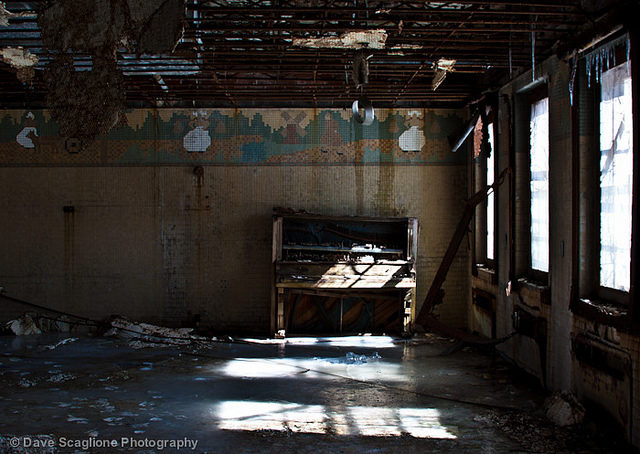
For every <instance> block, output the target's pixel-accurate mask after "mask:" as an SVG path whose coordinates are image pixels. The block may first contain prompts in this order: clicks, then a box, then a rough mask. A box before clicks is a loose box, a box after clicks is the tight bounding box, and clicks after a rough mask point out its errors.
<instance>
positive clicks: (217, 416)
mask: <svg viewBox="0 0 640 454" xmlns="http://www.w3.org/2000/svg"><path fill="white" fill-rule="evenodd" d="M211 417H212V418H213V419H214V420H216V421H217V424H218V426H219V427H220V429H223V430H244V431H258V430H276V431H282V432H285V431H286V432H296V433H316V434H323V433H331V434H336V435H361V436H368V437H390V436H394V437H399V436H402V435H409V436H412V437H415V438H437V439H451V440H452V439H456V438H457V428H456V427H452V426H444V425H442V424H441V422H440V412H439V411H438V410H437V409H435V408H390V407H363V406H356V407H345V408H335V407H331V408H329V407H327V406H324V405H304V404H298V403H292V402H259V401H225V402H221V403H219V404H217V405H214V406H213V408H212V409H211Z"/></svg>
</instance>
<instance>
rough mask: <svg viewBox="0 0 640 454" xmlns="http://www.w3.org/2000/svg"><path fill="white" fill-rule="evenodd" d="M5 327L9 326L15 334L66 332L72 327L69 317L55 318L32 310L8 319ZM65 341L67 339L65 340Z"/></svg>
mask: <svg viewBox="0 0 640 454" xmlns="http://www.w3.org/2000/svg"><path fill="white" fill-rule="evenodd" d="M6 327H7V328H9V329H10V330H11V331H12V332H13V334H15V335H16V336H23V335H29V334H42V333H47V332H61V333H68V332H70V331H71V329H72V326H71V323H70V320H69V318H68V317H66V316H64V315H62V316H60V317H58V318H56V319H52V318H50V317H43V316H41V315H38V314H36V313H33V312H27V313H25V314H23V315H22V316H20V317H18V318H17V319H15V320H9V321H8V322H7V323H6ZM74 340H75V339H74ZM66 342H69V341H68V340H66ZM56 346H57V345H56ZM53 348H55V347H53Z"/></svg>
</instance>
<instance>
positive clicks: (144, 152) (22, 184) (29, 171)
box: [0, 109, 469, 334]
mask: <svg viewBox="0 0 640 454" xmlns="http://www.w3.org/2000/svg"><path fill="white" fill-rule="evenodd" d="M376 115H377V120H376V121H375V122H374V124H373V125H371V126H368V127H363V126H361V125H359V124H357V123H355V122H353V121H352V120H351V118H350V113H349V112H348V111H346V110H337V109H336V110H322V111H314V110H313V109H308V110H303V109H298V110H276V109H271V110H266V111H259V110H239V111H238V110H207V111H185V110H133V111H130V112H127V113H125V114H124V115H122V116H121V118H120V120H119V124H118V125H117V126H116V127H115V128H114V129H113V130H112V131H111V132H110V133H109V135H108V136H107V137H106V138H101V139H99V140H97V141H96V142H94V143H92V144H89V145H88V146H86V147H84V148H83V147H80V146H78V145H79V144H78V142H77V141H74V140H65V139H63V138H60V137H58V136H57V126H56V125H55V123H54V122H53V121H52V120H51V117H50V114H49V112H48V111H33V112H28V111H3V112H0V209H1V210H2V212H3V216H0V249H1V250H2V251H3V257H2V259H1V260H0V285H3V286H4V287H5V288H6V291H7V293H8V294H11V295H13V296H16V297H19V298H23V299H26V300H29V301H33V302H36V303H39V304H44V305H47V306H51V307H55V308H58V309H63V310H68V311H71V312H74V313H77V314H80V315H85V316H91V317H96V318H99V317H104V316H107V315H110V314H114V313H119V314H124V315H128V316H130V317H132V318H134V319H138V320H147V321H151V322H161V323H172V324H193V323H195V320H196V319H197V318H199V319H200V320H201V323H202V324H204V325H209V326H212V327H214V328H215V329H219V330H225V331H252V332H258V333H263V334H267V331H268V329H269V317H270V314H269V307H270V286H271V282H270V279H271V277H270V276H271V271H270V258H271V215H272V209H273V207H277V206H281V207H291V208H294V209H304V210H307V211H309V212H315V213H320V214H326V215H367V216H415V217H417V218H418V220H419V222H420V235H419V239H418V250H419V254H418V294H417V301H418V302H421V301H422V299H423V298H424V295H425V293H426V290H427V289H428V286H429V284H430V282H431V279H432V277H433V275H434V273H435V270H436V269H437V267H438V265H439V262H440V259H441V257H442V255H443V254H444V250H445V249H446V246H447V244H448V242H449V240H450V237H451V235H452V233H453V231H454V229H455V227H456V224H457V222H458V219H459V217H460V215H461V213H462V208H463V205H464V198H465V195H466V193H467V187H466V167H465V165H464V162H465V159H466V157H465V156H464V154H463V153H462V151H461V152H459V153H458V154H454V153H451V152H450V151H449V150H450V147H449V144H448V140H447V137H448V136H449V135H455V134H456V133H458V131H459V129H460V127H461V125H463V123H464V118H463V117H464V115H465V112H463V111H455V110H426V111H425V110H386V111H384V110H381V111H376ZM197 166H201V167H202V169H201V170H200V169H198V170H196V167H197ZM65 207H67V208H66V210H65ZM69 207H73V209H71V208H69ZM468 257H469V255H468V250H467V248H466V247H463V248H461V251H460V252H459V254H458V256H457V258H456V262H455V263H454V265H453V266H452V269H451V271H450V274H449V277H448V279H447V282H446V284H445V291H446V292H447V293H446V297H445V304H443V305H441V306H439V308H438V310H439V313H440V315H441V317H442V319H443V320H444V321H445V322H448V323H451V324H453V325H455V326H459V327H460V326H461V327H464V326H465V325H466V307H467V302H468V288H469V285H468V280H467V279H468V277H467V273H466V271H467V269H468V263H469V262H468ZM6 308H7V310H6V311H4V312H3V318H5V319H6V318H10V317H12V316H15V314H17V313H19V312H20V311H21V310H23V308H20V307H16V306H6Z"/></svg>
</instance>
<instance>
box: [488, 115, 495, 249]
mask: <svg viewBox="0 0 640 454" xmlns="http://www.w3.org/2000/svg"><path fill="white" fill-rule="evenodd" d="M487 131H489V139H488V140H489V145H490V146H491V153H490V155H489V157H488V158H487V185H492V184H493V182H494V179H495V176H494V171H495V154H496V153H495V147H494V145H493V144H494V141H493V140H494V139H493V123H489V124H488V125H487ZM494 204H495V193H494V191H491V193H490V194H489V195H488V196H487V259H489V260H493V259H494V249H493V248H494V246H493V238H494V220H495V216H494V209H495V205H494Z"/></svg>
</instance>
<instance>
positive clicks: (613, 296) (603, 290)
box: [590, 55, 636, 307]
mask: <svg viewBox="0 0 640 454" xmlns="http://www.w3.org/2000/svg"><path fill="white" fill-rule="evenodd" d="M616 56H617V57H618V58H619V57H620V56H619V55H616ZM626 63H627V59H626V56H625V57H624V61H623V62H620V63H618V64H616V65H615V66H614V67H612V68H609V69H613V68H615V67H618V66H620V65H624V64H626ZM603 73H604V72H603ZM631 81H632V83H633V76H632V79H631ZM592 83H593V82H592ZM594 89H595V90H594V91H595V93H594V94H595V96H594V98H595V107H594V114H595V117H596V126H597V134H596V135H595V137H594V141H595V142H596V143H595V146H596V149H597V150H598V152H599V153H601V152H602V150H601V149H600V140H601V136H602V130H601V124H602V123H601V121H602V118H600V109H601V104H602V85H601V83H600V81H598V82H596V83H595V86H594ZM631 98H632V102H633V94H632V95H631ZM631 123H632V126H633V127H634V129H635V124H634V123H635V120H634V119H633V110H632V121H631ZM632 141H633V136H632ZM631 152H632V153H633V155H634V156H635V150H634V146H633V142H632V144H631ZM598 170H599V172H598V174H599V175H600V164H599V162H598ZM635 173H636V171H635V169H633V174H635ZM633 174H632V175H633ZM595 187H596V188H595V190H594V195H595V196H596V197H597V199H598V212H597V213H595V214H596V215H595V216H594V218H593V223H594V224H595V225H596V226H597V230H598V232H599V231H600V229H601V228H602V226H601V220H602V185H601V183H600V181H598V182H597V184H596V185H595ZM631 197H632V200H633V199H635V197H634V188H633V187H632V188H631ZM631 223H632V229H631V230H632V231H633V212H632V219H631ZM631 240H632V242H633V237H632V238H631ZM601 251H602V242H601V236H600V235H599V236H598V244H597V247H596V248H595V249H594V252H595V254H594V257H591V258H590V259H591V260H593V261H594V263H595V265H596V269H597V270H598V274H597V276H595V277H597V282H598V285H597V290H596V297H597V299H599V300H603V301H608V302H611V303H614V304H617V305H623V306H627V307H628V306H629V305H630V300H629V291H624V290H619V289H615V288H612V287H605V286H603V285H602V281H601V275H600V269H601V267H602V263H601V254H602V252H601ZM629 252H630V253H631V249H630V250H629ZM631 258H632V257H631V254H630V257H629V264H631ZM629 282H631V268H629Z"/></svg>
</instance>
